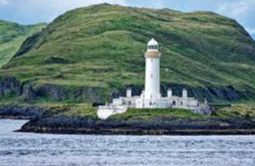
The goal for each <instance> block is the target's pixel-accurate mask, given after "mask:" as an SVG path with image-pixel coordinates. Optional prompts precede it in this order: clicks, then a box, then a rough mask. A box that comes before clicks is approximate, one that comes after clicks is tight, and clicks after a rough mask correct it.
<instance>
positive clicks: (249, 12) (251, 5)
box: [0, 0, 255, 37]
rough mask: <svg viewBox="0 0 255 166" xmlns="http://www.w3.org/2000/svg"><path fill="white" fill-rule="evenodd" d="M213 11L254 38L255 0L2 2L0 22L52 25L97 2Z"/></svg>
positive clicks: (14, 0)
mask: <svg viewBox="0 0 255 166" xmlns="http://www.w3.org/2000/svg"><path fill="white" fill-rule="evenodd" d="M104 2H106V3H110V4H119V5H124V6H136V7H149V8H170V9H174V10H178V11H183V12H192V11H197V10H202V11H213V12H216V13H218V14H221V15H224V16H227V17H230V18H233V19H235V20H237V21H238V22H239V23H240V24H241V25H242V26H243V27H244V28H245V29H246V30H247V31H248V32H249V33H250V34H251V35H252V36H253V37H255V0H0V19H1V20H7V21H13V22H17V23H20V24H34V23H38V22H51V21H52V20H54V19H55V18H56V17H57V16H59V15H60V14H63V13H65V12H66V11H68V10H71V9H74V8H78V7H83V6H88V5H92V4H98V3H104Z"/></svg>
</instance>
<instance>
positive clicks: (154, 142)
mask: <svg viewBox="0 0 255 166" xmlns="http://www.w3.org/2000/svg"><path fill="white" fill-rule="evenodd" d="M25 122H26V121H22V120H0V166H26V165H28V166H40V165H43V166H65V165H68V166H69V165H70V166H76V165H80V166H87V165H88V166H90V165H91V166H108V165H112V166H131V165H132V166H145V165H146V166H164V165H167V166H255V136H115V135H111V136H104V135H57V134H35V133H18V132H13V130H16V129H19V128H20V127H21V126H22V125H23V124H24V123H25Z"/></svg>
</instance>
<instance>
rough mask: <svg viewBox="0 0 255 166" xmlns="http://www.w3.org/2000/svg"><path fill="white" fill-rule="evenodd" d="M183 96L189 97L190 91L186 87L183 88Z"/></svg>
mask: <svg viewBox="0 0 255 166" xmlns="http://www.w3.org/2000/svg"><path fill="white" fill-rule="evenodd" d="M182 97H183V98H187V97H188V91H187V89H185V88H184V89H183V90H182Z"/></svg>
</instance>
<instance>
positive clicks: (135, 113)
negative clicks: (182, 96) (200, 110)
mask: <svg viewBox="0 0 255 166" xmlns="http://www.w3.org/2000/svg"><path fill="white" fill-rule="evenodd" d="M155 117H164V118H181V119H185V118H188V119H202V118H204V117H206V116H202V115H200V114H196V113H193V112H191V111H189V110H184V109H173V108H169V109H134V108H130V109H128V111H127V112H125V113H123V114H116V115H113V116H112V117H111V119H121V120H128V119H142V120H150V119H152V118H155Z"/></svg>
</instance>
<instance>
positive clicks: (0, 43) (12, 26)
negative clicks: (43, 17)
mask: <svg viewBox="0 0 255 166" xmlns="http://www.w3.org/2000/svg"><path fill="white" fill-rule="evenodd" d="M43 27H46V24H36V25H28V26H25V25H19V24H16V23H11V22H7V21H2V20H0V66H2V65H4V64H6V63H7V62H8V61H9V60H10V59H11V58H12V57H13V56H14V54H15V53H16V52H17V51H18V49H19V48H20V46H21V44H22V43H23V42H24V41H25V39H26V38H27V37H28V36H30V35H32V34H34V33H36V32H39V31H41V29H42V28H43Z"/></svg>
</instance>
